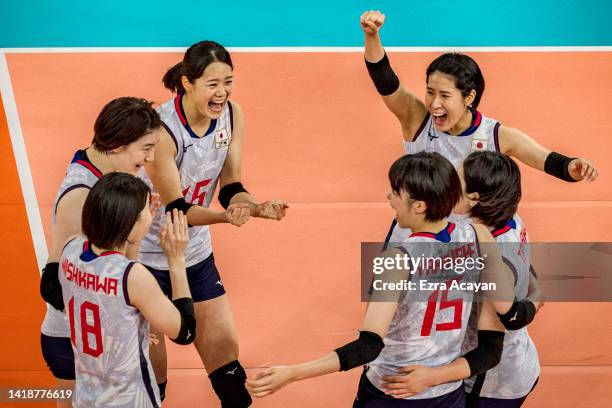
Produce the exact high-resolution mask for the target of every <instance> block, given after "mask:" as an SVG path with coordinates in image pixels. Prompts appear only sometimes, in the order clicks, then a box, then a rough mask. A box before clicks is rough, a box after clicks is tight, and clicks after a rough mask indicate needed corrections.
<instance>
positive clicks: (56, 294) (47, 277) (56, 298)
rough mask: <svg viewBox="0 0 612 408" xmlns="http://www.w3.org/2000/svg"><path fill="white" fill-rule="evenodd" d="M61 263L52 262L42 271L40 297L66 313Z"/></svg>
mask: <svg viewBox="0 0 612 408" xmlns="http://www.w3.org/2000/svg"><path fill="white" fill-rule="evenodd" d="M58 275H59V263H58V262H50V263H48V264H47V265H45V267H44V268H43V270H42V276H41V277H40V295H41V296H42V298H43V299H44V300H45V302H47V303H49V304H50V305H51V306H53V307H54V308H56V309H57V310H60V311H62V312H63V311H64V298H63V296H62V285H61V284H60V281H59V276H58Z"/></svg>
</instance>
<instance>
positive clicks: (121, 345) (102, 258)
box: [59, 237, 161, 408]
mask: <svg viewBox="0 0 612 408" xmlns="http://www.w3.org/2000/svg"><path fill="white" fill-rule="evenodd" d="M133 266H134V262H131V261H130V260H129V259H128V258H127V257H126V256H125V255H123V254H122V253H120V252H115V251H108V252H104V253H102V254H100V255H96V254H95V253H94V252H93V251H92V250H91V248H89V243H88V242H87V241H86V240H85V238H83V237H78V238H75V239H73V240H72V241H70V242H69V243H68V244H67V245H66V247H65V248H64V250H63V252H62V256H61V258H60V273H59V277H60V283H61V284H62V292H63V297H64V303H65V305H66V313H67V314H68V316H69V321H70V339H71V343H72V349H73V351H74V360H75V373H76V386H75V390H74V395H73V399H72V400H73V406H74V407H112V408H119V407H121V408H137V407H138V408H140V407H143V408H144V407H147V408H149V407H155V408H157V407H159V406H160V405H161V402H160V399H159V390H158V387H157V384H156V382H155V374H154V372H153V367H152V366H151V362H150V361H149V323H148V322H147V321H146V319H145V318H144V316H143V315H142V314H141V313H140V312H139V311H138V309H136V308H135V307H133V306H132V305H131V304H130V299H129V296H128V289H127V280H128V274H129V272H130V270H131V268H132V267H133Z"/></svg>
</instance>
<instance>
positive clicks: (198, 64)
mask: <svg viewBox="0 0 612 408" xmlns="http://www.w3.org/2000/svg"><path fill="white" fill-rule="evenodd" d="M215 61H219V62H223V63H225V64H227V65H229V66H230V68H232V69H234V65H233V64H232V58H231V57H230V53H229V52H228V51H227V50H226V49H225V48H224V47H223V46H222V45H221V44H219V43H216V42H214V41H200V42H198V43H195V44H193V45H192V46H191V47H189V49H188V50H187V51H186V52H185V55H184V56H183V61H181V62H179V63H178V64H176V65H175V66H173V67H172V68H170V69H169V70H168V71H167V72H166V74H165V75H164V77H163V79H162V82H163V83H164V86H165V87H166V88H167V89H169V90H171V91H172V92H176V93H184V92H185V88H183V83H182V82H181V78H182V77H183V75H184V76H186V77H187V79H188V80H189V82H191V83H193V82H194V81H195V80H196V79H198V78H199V77H201V76H202V74H203V73H204V70H205V69H206V67H207V66H209V65H210V64H212V63H213V62H215Z"/></svg>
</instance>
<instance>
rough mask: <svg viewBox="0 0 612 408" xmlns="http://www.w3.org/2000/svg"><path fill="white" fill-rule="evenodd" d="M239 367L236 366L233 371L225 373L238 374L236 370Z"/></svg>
mask: <svg viewBox="0 0 612 408" xmlns="http://www.w3.org/2000/svg"><path fill="white" fill-rule="evenodd" d="M237 369H238V367H236V368H234V369H233V370H232V371H228V372H227V373H225V374H231V375H234V374H236V370H237Z"/></svg>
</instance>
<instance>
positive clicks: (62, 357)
mask: <svg viewBox="0 0 612 408" xmlns="http://www.w3.org/2000/svg"><path fill="white" fill-rule="evenodd" d="M40 342H41V348H42V354H43V358H44V359H45V362H46V363H47V366H48V367H49V370H51V373H52V374H53V376H54V377H55V381H56V383H57V388H58V389H62V390H71V391H73V392H74V385H75V378H76V377H75V372H74V352H73V350H72V345H71V344H70V338H69V337H51V336H46V335H44V334H41V340H40ZM71 406H72V402H71V400H70V399H58V400H57V407H58V408H70V407H71Z"/></svg>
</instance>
